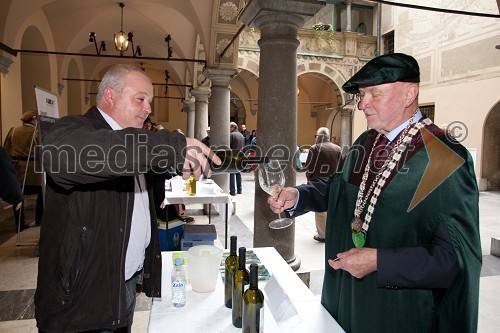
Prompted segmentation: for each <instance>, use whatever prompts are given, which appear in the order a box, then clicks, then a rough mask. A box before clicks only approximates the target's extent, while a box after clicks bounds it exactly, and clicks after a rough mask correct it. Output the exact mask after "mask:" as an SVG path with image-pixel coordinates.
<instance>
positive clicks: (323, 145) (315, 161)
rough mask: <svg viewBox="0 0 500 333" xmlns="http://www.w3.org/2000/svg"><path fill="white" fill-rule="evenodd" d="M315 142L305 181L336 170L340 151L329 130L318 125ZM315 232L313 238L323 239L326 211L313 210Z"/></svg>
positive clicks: (311, 149)
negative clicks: (332, 140) (331, 140)
mask: <svg viewBox="0 0 500 333" xmlns="http://www.w3.org/2000/svg"><path fill="white" fill-rule="evenodd" d="M314 138H315V139H316V143H315V144H314V145H312V146H311V148H310V149H309V153H308V154H307V160H306V166H305V169H306V177H307V181H312V180H315V179H317V178H319V177H329V176H331V175H332V174H333V173H334V172H335V171H336V170H337V165H338V164H339V161H340V158H341V157H342V156H341V153H340V147H339V146H337V145H336V144H334V143H332V142H330V130H329V129H328V128H326V127H320V128H318V130H317V131H316V134H315V135H314ZM314 219H315V221H316V232H317V234H316V235H314V236H313V239H314V240H316V241H318V242H324V241H325V231H326V211H324V212H315V213H314Z"/></svg>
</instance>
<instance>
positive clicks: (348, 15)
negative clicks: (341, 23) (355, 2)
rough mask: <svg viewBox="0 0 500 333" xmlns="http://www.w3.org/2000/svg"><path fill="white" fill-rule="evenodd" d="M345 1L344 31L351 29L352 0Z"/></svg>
mask: <svg viewBox="0 0 500 333" xmlns="http://www.w3.org/2000/svg"><path fill="white" fill-rule="evenodd" d="M345 3H346V5H347V13H346V18H345V19H346V24H345V31H352V0H347V1H346V2H345Z"/></svg>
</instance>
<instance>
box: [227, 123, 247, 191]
mask: <svg viewBox="0 0 500 333" xmlns="http://www.w3.org/2000/svg"><path fill="white" fill-rule="evenodd" d="M229 131H230V133H229V147H230V148H231V149H235V150H238V151H240V150H242V149H243V147H245V137H244V136H243V134H241V133H240V132H238V125H237V124H236V123H235V122H231V123H230V124H229ZM235 187H237V188H235ZM236 191H238V192H236ZM236 193H238V194H241V193H242V185H241V173H240V172H233V173H230V174H229V194H230V195H233V196H234V195H236Z"/></svg>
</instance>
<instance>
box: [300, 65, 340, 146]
mask: <svg viewBox="0 0 500 333" xmlns="http://www.w3.org/2000/svg"><path fill="white" fill-rule="evenodd" d="M305 74H312V75H315V76H317V77H319V78H321V79H322V80H323V81H325V82H326V84H328V85H329V86H330V87H331V89H332V90H333V92H334V94H335V96H336V100H333V101H332V104H333V105H332V106H330V107H329V108H330V109H331V111H330V114H329V115H328V118H327V120H326V123H324V124H320V125H321V126H326V127H328V128H330V130H331V135H332V138H333V137H334V136H335V137H337V138H336V140H335V141H336V142H337V141H340V137H341V132H342V127H341V117H340V111H339V108H340V107H341V106H342V105H343V104H344V98H345V95H344V94H343V93H342V91H341V90H340V87H341V85H342V84H343V82H344V79H343V77H342V75H341V74H340V73H339V72H338V71H337V70H336V69H335V68H334V67H332V66H331V65H328V64H326V63H321V62H303V63H300V64H299V65H298V67H297V76H301V75H305ZM337 111H338V112H337ZM335 134H336V135H335ZM337 143H338V142H337Z"/></svg>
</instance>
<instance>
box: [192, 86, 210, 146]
mask: <svg viewBox="0 0 500 333" xmlns="http://www.w3.org/2000/svg"><path fill="white" fill-rule="evenodd" d="M191 95H192V96H194V98H195V103H194V109H195V111H194V112H195V119H194V138H196V139H198V140H201V139H203V137H204V136H205V135H206V134H207V127H208V98H209V97H210V88H209V87H205V86H201V87H196V88H194V89H192V90H191Z"/></svg>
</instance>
